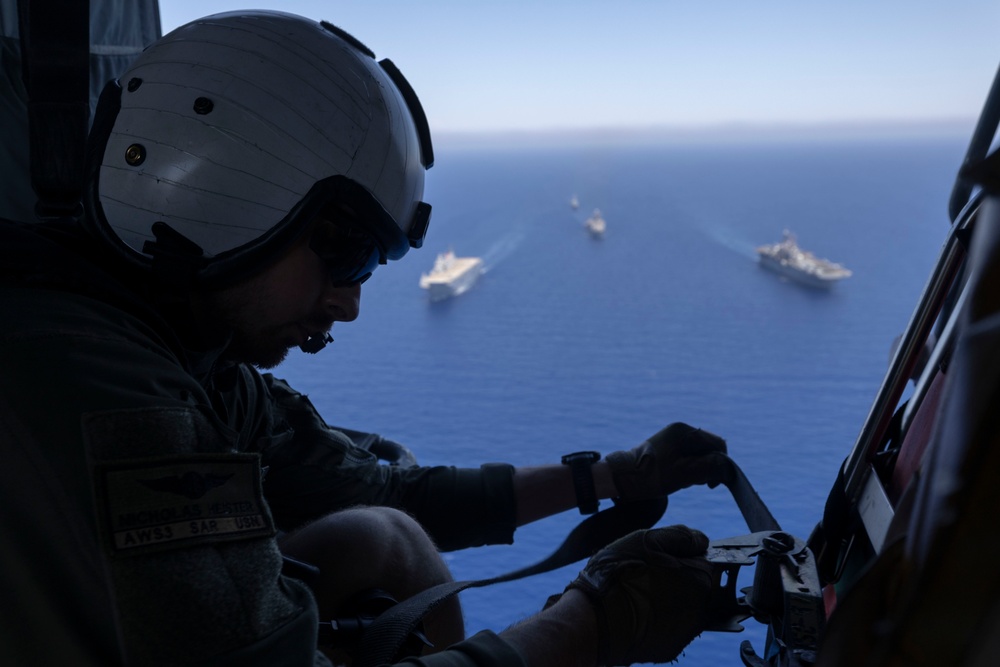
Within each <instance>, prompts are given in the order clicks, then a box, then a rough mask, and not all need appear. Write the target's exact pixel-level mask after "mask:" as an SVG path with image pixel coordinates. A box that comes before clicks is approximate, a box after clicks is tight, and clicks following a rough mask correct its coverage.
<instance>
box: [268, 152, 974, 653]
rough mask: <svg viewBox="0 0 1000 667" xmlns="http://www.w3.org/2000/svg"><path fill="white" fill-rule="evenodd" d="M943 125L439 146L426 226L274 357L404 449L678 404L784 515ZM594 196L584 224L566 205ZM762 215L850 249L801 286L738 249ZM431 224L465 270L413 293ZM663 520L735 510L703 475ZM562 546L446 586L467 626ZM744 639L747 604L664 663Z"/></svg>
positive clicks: (798, 506) (938, 226)
mask: <svg viewBox="0 0 1000 667" xmlns="http://www.w3.org/2000/svg"><path fill="white" fill-rule="evenodd" d="M965 143H966V139H965V137H960V136H958V135H955V136H953V137H943V136H942V137H938V138H924V139H920V140H913V139H908V140H902V139H896V140H888V139H887V140H881V141H871V140H867V141H860V140H859V141H847V142H843V141H841V142H828V143H824V142H820V141H815V142H799V143H790V142H786V143H771V144H765V143H744V144H739V145H735V146H734V145H729V146H723V145H711V144H705V145H685V146H668V145H661V146H657V147H643V148H639V147H635V146H625V145H622V146H619V147H615V146H613V145H604V146H601V147H589V148H506V149H485V148H481V149H472V148H464V149H457V148H455V149H452V150H449V149H448V147H447V146H444V147H439V148H438V151H437V153H438V154H437V164H436V166H435V167H434V168H433V169H432V170H431V171H430V172H429V181H428V192H427V194H426V199H427V200H428V201H429V202H431V203H432V205H433V206H434V216H433V220H432V223H431V227H430V232H429V234H428V238H427V243H426V245H425V247H424V249H423V250H420V251H413V252H411V253H410V254H409V255H407V257H406V258H405V259H404V260H403V261H401V262H397V263H394V264H393V265H391V266H389V267H387V268H385V267H384V268H382V269H380V270H379V271H378V272H376V274H375V277H374V278H373V279H372V280H371V281H369V283H367V284H366V285H365V288H364V295H363V301H362V308H361V317H360V318H359V319H358V321H356V322H354V323H351V324H344V325H339V326H338V327H337V328H335V330H334V332H333V334H334V337H335V338H336V343H334V344H333V345H332V346H330V347H328V348H327V349H326V350H324V351H323V352H322V353H320V354H319V355H317V356H316V357H308V356H306V355H303V354H299V353H297V352H296V353H293V354H292V355H290V358H289V359H288V360H287V361H286V362H285V363H284V364H283V365H282V367H280V368H279V369H278V370H277V371H276V372H277V374H278V375H281V376H284V377H285V378H286V379H288V380H289V381H290V382H291V383H292V384H293V386H296V387H297V388H298V389H299V390H300V391H303V392H305V393H308V394H309V395H310V396H311V398H312V399H313V401H314V402H315V403H316V404H317V406H318V407H319V408H320V410H321V411H322V412H323V414H324V416H325V417H326V418H327V421H329V422H330V423H333V424H340V425H343V426H350V427H353V428H357V429H364V430H370V431H375V432H378V433H382V434H383V435H385V436H387V437H390V438H392V439H395V440H398V441H400V442H403V443H405V444H407V445H408V446H409V447H410V448H411V449H412V450H414V452H415V453H416V454H417V457H418V459H419V460H420V462H421V463H422V464H428V465H436V464H453V465H458V466H478V465H479V464H481V463H484V462H490V461H504V462H510V463H514V464H518V465H531V464H539V463H547V462H554V461H557V460H558V457H559V456H560V455H561V454H564V453H567V452H571V451H576V450H580V449H597V450H600V451H602V452H604V453H608V452H610V451H614V450H616V449H622V448H626V447H631V446H633V445H636V444H638V443H639V442H641V441H642V440H644V439H645V438H646V437H647V436H649V435H651V434H652V433H655V432H656V431H657V430H659V429H660V428H661V427H662V426H664V425H666V424H668V423H670V422H673V421H686V422H688V423H691V424H694V425H697V426H700V427H703V428H706V429H708V430H711V431H714V432H716V433H718V434H720V435H722V436H723V437H725V438H726V439H727V441H728V443H729V448H730V454H731V455H732V457H733V458H734V459H735V460H736V462H737V463H738V464H739V465H740V466H741V467H742V468H743V470H744V471H745V472H746V474H747V475H748V477H749V478H750V480H751V481H752V482H753V484H754V486H755V487H756V488H757V490H758V492H759V493H760V495H761V497H762V498H763V500H764V501H765V502H766V503H767V504H768V506H769V507H770V509H771V511H772V513H773V514H774V515H775V517H776V518H777V519H778V521H779V522H780V523H781V524H782V527H783V528H784V529H785V530H788V531H790V532H792V533H794V534H796V535H798V536H800V537H803V538H805V537H807V536H808V534H809V532H810V531H811V529H812V527H813V526H814V525H815V523H816V521H817V520H818V519H819V517H820V514H821V512H822V506H823V502H824V500H825V498H826V494H827V491H828V490H829V487H830V485H831V483H832V482H833V480H834V477H835V475H836V470H837V467H838V466H839V465H840V463H841V462H842V461H843V459H844V457H845V456H846V455H847V454H848V452H849V451H850V448H851V446H852V444H853V442H854V439H855V438H856V437H857V435H858V432H859V430H860V428H861V424H862V421H863V420H864V418H865V416H866V415H867V412H868V408H869V406H870V403H871V401H872V399H873V397H874V396H875V393H876V391H877V390H878V387H879V384H880V382H881V379H882V375H883V373H884V371H885V369H886V366H887V363H888V360H889V354H890V346H891V344H892V341H893V338H894V337H895V336H897V335H898V334H899V333H901V332H902V330H903V329H904V327H905V326H906V323H907V321H908V319H909V317H910V315H911V313H912V310H913V308H914V306H915V304H916V301H917V299H918V297H919V295H920V293H921V291H922V290H923V288H924V285H925V284H926V281H927V278H928V276H929V273H930V269H931V267H932V266H933V264H934V261H935V260H936V258H937V254H938V252H939V250H940V248H941V245H942V243H943V241H944V238H945V233H946V231H947V228H948V222H947V216H946V207H947V198H948V194H949V192H950V189H951V184H952V180H953V177H954V174H955V171H956V169H957V167H958V165H959V164H960V162H961V158H962V156H963V154H964V149H965ZM573 194H576V195H577V196H578V198H579V200H580V208H579V210H577V211H573V210H572V209H571V208H570V206H569V203H568V202H569V199H570V197H571V196H572V195H573ZM594 208H599V209H600V210H601V211H602V213H603V215H604V217H605V219H606V220H607V223H608V228H607V233H606V235H605V237H604V238H603V239H602V240H594V239H591V238H590V237H588V236H587V234H586V233H585V231H584V230H583V227H582V223H583V220H584V219H585V218H586V217H587V215H589V214H590V212H591V211H592V210H593V209H594ZM784 229H788V230H790V231H792V232H794V233H795V234H796V235H797V237H798V240H799V244H800V245H801V246H802V247H803V248H805V249H808V250H811V251H813V252H814V253H815V254H816V255H818V256H820V257H826V258H829V259H831V260H833V261H837V262H840V263H842V264H844V265H845V266H847V267H848V268H850V269H851V270H853V272H854V275H853V276H852V277H851V278H849V279H847V280H846V281H843V282H842V283H840V284H838V285H836V286H835V288H834V289H832V290H830V291H829V292H821V291H815V290H810V289H808V288H803V287H800V286H797V285H795V284H792V283H788V282H786V281H784V280H782V279H781V278H779V277H778V276H776V275H775V274H773V273H770V272H767V271H765V270H763V269H761V268H760V267H759V266H758V265H757V263H756V256H755V253H754V247H755V246H757V245H760V244H763V243H771V242H775V241H778V240H780V238H781V234H782V230H784ZM449 247H451V248H453V249H454V250H455V252H456V253H457V254H458V255H475V256H480V257H483V258H484V260H485V262H486V265H487V272H486V273H485V275H483V276H482V278H481V279H480V281H479V283H478V284H477V285H476V286H475V287H474V288H473V289H472V290H470V291H469V292H467V293H466V294H464V295H462V296H460V297H458V298H457V299H453V300H450V301H446V302H442V303H435V304H431V303H429V302H428V301H427V299H426V295H425V294H424V293H423V292H422V290H421V289H420V288H419V287H418V280H419V277H420V274H421V273H422V272H424V271H428V270H429V269H430V267H431V265H432V264H433V261H434V256H435V254H436V253H437V252H440V251H444V250H446V249H447V248H449ZM605 506H607V504H605ZM579 519H580V517H579V515H578V514H575V513H571V512H567V513H565V514H564V515H562V516H557V517H552V518H550V519H547V520H545V521H541V522H538V523H537V524H535V525H532V526H528V527H525V528H522V529H520V530H518V532H517V534H516V535H515V544H514V545H512V546H494V547H485V548H480V549H473V550H469V551H466V552H460V553H455V554H447V555H446V558H447V559H448V562H449V563H450V565H451V567H452V568H453V571H454V573H455V576H456V577H457V578H459V579H464V578H480V577H486V576H492V575H496V574H500V573H503V572H506V571H508V570H511V569H514V568H516V567H520V566H523V565H526V564H528V563H531V562H534V561H535V560H538V559H540V558H542V557H543V556H546V555H548V554H549V553H550V552H551V551H552V550H553V549H554V548H555V547H556V546H557V545H558V544H559V542H561V540H562V538H563V537H564V536H565V535H566V534H567V533H568V532H569V530H570V529H571V528H572V527H573V526H574V525H575V524H576V523H577V522H578V521H579ZM663 521H664V523H665V524H669V523H684V524H687V525H690V526H693V527H697V528H699V529H701V530H702V531H704V532H705V533H707V534H708V535H709V537H713V538H718V537H729V536H734V535H740V534H743V533H745V532H747V529H746V526H745V525H744V524H743V523H742V520H741V517H740V514H739V512H738V511H737V509H736V506H735V504H734V503H733V501H732V499H731V498H729V497H728V496H727V494H726V492H725V490H724V489H723V488H721V487H720V488H719V489H715V490H709V489H707V488H695V489H688V490H685V491H682V492H680V493H678V494H676V495H675V496H674V497H673V498H672V499H671V505H670V508H669V509H668V512H667V515H666V516H665V517H664V520H663ZM578 569H579V566H571V567H567V568H564V569H562V570H558V571H556V572H553V573H550V574H547V575H539V576H537V577H534V578H532V579H528V580H524V581H522V582H514V583H509V584H504V585H499V586H493V587H490V588H487V589H482V590H475V591H470V592H466V593H463V598H462V599H463V602H464V604H465V608H466V618H467V626H468V630H469V631H470V632H473V631H476V630H479V629H482V628H491V629H494V630H501V629H503V628H504V627H506V626H507V625H509V624H510V623H512V622H513V621H515V620H518V619H520V618H523V617H524V616H526V615H528V614H530V613H533V612H534V611H537V610H538V609H539V608H540V607H541V605H542V604H543V603H544V601H545V599H546V597H547V596H548V595H550V594H551V593H555V592H559V591H561V590H562V589H563V587H564V586H565V584H566V583H567V582H568V581H569V580H570V579H571V578H572V577H573V576H574V575H575V573H576V571H577V570H578ZM747 584H749V582H747ZM741 585H743V583H742V579H741ZM743 639H750V640H751V641H752V642H753V643H754V646H755V648H756V649H757V651H758V652H760V651H761V650H762V648H763V632H762V629H761V627H760V626H759V625H758V624H755V623H754V622H753V621H750V622H748V624H747V631H746V632H744V633H742V634H739V635H722V634H713V633H706V634H705V635H703V636H702V637H701V638H699V639H698V640H696V641H695V642H694V643H693V644H692V645H691V646H690V647H689V648H688V649H687V651H686V652H685V655H684V657H682V659H681V664H682V665H712V666H717V665H739V664H741V663H740V661H739V656H738V646H739V642H740V641H741V640H743Z"/></svg>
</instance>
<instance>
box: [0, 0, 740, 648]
mask: <svg viewBox="0 0 1000 667" xmlns="http://www.w3.org/2000/svg"><path fill="white" fill-rule="evenodd" d="M91 156H92V164H91V171H90V173H89V179H88V187H87V192H86V196H85V215H84V217H83V219H82V220H81V221H76V220H63V221H56V222H47V223H40V224H36V225H24V224H7V223H5V224H3V225H2V226H0V235H2V238H0V258H2V259H0V308H2V311H3V312H4V318H3V320H2V323H0V340H2V345H0V355H2V363H0V366H2V368H3V372H2V374H0V377H2V382H3V385H2V386H3V389H2V392H0V440H2V442H3V443H4V451H5V453H6V457H5V458H6V461H5V466H4V477H3V480H2V481H3V483H2V484H0V488H2V491H0V494H3V501H4V503H3V504H4V506H5V507H7V508H17V510H18V511H17V513H16V516H15V513H13V512H5V513H4V519H3V528H4V535H5V539H4V540H3V547H0V554H2V556H3V558H2V562H3V563H4V564H5V567H4V568H3V575H0V576H2V577H3V587H4V591H5V605H4V607H5V608H6V609H7V610H8V611H9V612H10V613H14V614H16V618H17V624H18V625H17V627H19V628H23V629H24V630H23V632H19V633H17V635H14V634H12V633H4V636H3V639H2V640H0V655H2V656H3V657H4V658H5V663H6V662H7V659H8V658H9V659H10V660H12V661H13V663H14V664H17V663H19V662H34V663H45V664H50V663H51V664H56V663H59V662H61V663H70V664H101V665H108V664H160V663H193V662H206V663H212V664H226V663H230V662H231V663H236V662H239V663H240V664H243V665H256V664H272V663H273V662H276V661H277V662H281V663H282V664H313V663H314V662H315V663H319V664H326V661H327V656H326V654H325V653H323V652H322V651H328V652H329V655H332V656H335V657H339V656H340V654H338V653H336V652H335V651H334V650H333V649H329V648H328V647H320V648H321V649H322V650H321V651H320V652H317V637H316V634H317V621H318V618H321V617H322V618H329V617H331V616H333V615H336V614H338V613H340V612H341V611H342V610H343V608H344V605H347V604H349V603H350V601H351V600H352V598H354V597H355V596H356V595H357V594H359V593H361V592H364V591H366V590H371V589H373V588H378V589H382V590H385V591H387V592H388V593H389V594H390V595H392V596H393V597H394V598H395V599H404V598H406V597H409V596H411V595H413V594H414V593H415V592H417V591H419V590H422V589H423V588H426V587H428V586H431V585H433V584H435V583H438V582H440V581H445V580H448V578H449V577H450V575H449V573H448V571H447V568H446V567H445V566H444V564H443V561H442V560H441V558H440V557H439V556H438V554H437V548H438V547H442V548H448V549H454V548H461V547H465V546H470V545H479V544H488V543H500V542H510V541H511V540H512V536H513V532H514V530H515V528H516V527H517V526H518V525H523V524H524V523H527V522H530V521H533V520H536V519H539V518H541V517H544V516H548V515H551V514H553V513H556V512H560V511H564V510H567V509H571V508H573V507H575V506H577V505H578V503H579V504H580V505H581V508H582V509H586V510H587V511H591V510H592V509H593V508H592V505H594V504H595V503H596V501H597V500H598V499H600V498H608V497H617V498H620V499H622V500H624V501H628V500H633V499H643V498H650V497H657V496H664V495H666V494H668V493H670V492H672V491H675V490H677V489H680V488H684V487H686V486H689V485H691V484H697V483H715V482H717V481H719V480H718V479H717V472H716V471H717V470H718V467H717V466H716V465H715V463H716V458H715V457H717V456H719V455H721V454H722V453H724V452H725V443H724V442H723V441H722V440H721V439H719V438H717V437H716V436H713V435H711V434H709V433H706V432H703V431H700V430H698V429H694V428H691V427H689V426H686V425H683V424H673V425H671V426H669V427H668V428H666V429H664V430H663V431H661V432H660V433H658V434H656V435H655V436H653V437H651V438H650V439H649V440H648V441H646V442H644V443H642V444H641V445H639V446H638V447H635V448H634V449H631V450H625V451H621V452H615V453H613V454H611V455H609V456H608V457H607V459H606V460H605V461H596V462H595V461H593V460H592V459H590V460H588V461H586V462H587V463H589V464H590V468H589V473H590V475H589V476H588V475H586V474H584V475H582V476H581V475H580V474H577V475H576V483H575V482H574V475H573V474H571V470H570V466H566V465H561V464H553V465H546V466H539V467H537V468H527V469H526V468H519V469H514V468H513V467H512V466H508V465H489V466H484V467H483V468H481V469H475V470H466V469H456V468H451V467H435V468H421V467H416V466H410V467H406V466H387V465H381V464H379V463H378V461H377V460H376V458H375V456H374V455H373V454H372V453H371V452H370V451H368V450H369V449H371V450H373V451H379V449H380V448H383V449H384V448H386V447H391V443H388V442H387V441H385V440H383V439H381V438H379V437H378V436H375V435H373V434H362V433H353V432H349V431H342V430H336V429H331V428H329V427H328V426H327V425H326V423H325V422H324V421H323V420H322V419H321V418H320V417H319V415H318V414H316V412H315V410H314V409H313V408H312V406H311V405H310V404H309V402H308V401H307V400H306V399H305V398H304V397H302V396H301V395H299V394H297V393H296V392H295V391H294V390H292V389H291V388H290V387H288V386H287V385H286V384H285V383H283V382H281V381H279V380H276V379H275V378H273V377H270V376H264V375H261V374H260V373H259V372H258V371H257V370H256V368H255V367H260V368H268V367H271V366H274V365H276V364H278V363H279V362H280V361H281V360H282V359H283V358H284V356H285V354H286V352H287V350H288V349H289V348H291V347H295V346H300V347H303V349H305V350H307V351H311V352H315V351H317V350H318V349H319V348H321V347H322V346H323V343H324V342H325V341H326V339H327V337H328V332H329V330H330V328H331V327H332V326H333V324H334V323H335V322H338V321H339V322H349V321H351V320H353V319H355V318H356V317H357V316H358V309H359V302H360V294H361V287H360V286H361V283H363V282H364V281H365V280H367V278H368V277H370V276H371V274H372V272H373V271H374V270H375V269H376V268H377V267H378V266H379V265H380V264H384V263H386V262H387V261H388V260H395V259H399V258H401V257H402V256H403V255H404V254H405V253H406V252H407V251H408V249H409V248H410V247H419V246H420V245H421V243H422V241H423V238H424V235H425V233H426V230H427V224H428V221H429V215H430V207H429V206H428V205H427V204H426V203H424V202H422V201H421V198H422V196H423V182H424V172H425V170H426V169H427V168H429V167H430V166H431V164H432V162H433V153H432V147H431V140H430V134H429V132H428V130H427V125H426V120H425V119H424V115H423V112H422V110H421V108H420V105H419V102H418V100H417V97H416V95H415V94H414V93H413V91H412V90H411V89H410V87H409V85H408V84H407V83H406V81H405V79H404V78H403V77H402V75H401V74H400V73H399V71H398V70H397V69H396V68H395V66H394V65H392V63H391V62H389V61H381V62H379V61H377V60H376V59H375V57H374V55H373V54H372V52H371V51H370V50H368V49H367V48H366V47H365V46H364V45H362V44H361V43H360V42H358V41H357V40H356V39H354V38H353V37H351V36H350V35H348V34H347V33H345V32H343V31H342V30H340V29H338V28H336V27H334V26H332V25H329V24H327V23H317V22H314V21H310V20H306V19H303V18H301V17H297V16H293V15H289V14H283V13H277V12H263V11H252V12H250V11H248V12H233V13H227V14H220V15H216V16H212V17H207V18H205V19H201V20H198V21H194V22H192V23H190V24H187V25H185V26H183V27H181V28H179V29H177V30H175V31H173V32H172V33H170V34H168V35H166V36H165V37H163V38H162V39H160V40H158V41H157V42H156V43H155V44H154V45H152V46H151V47H149V48H148V49H147V50H146V51H145V52H144V53H143V55H141V56H140V57H139V58H138V59H136V60H135V61H134V63H133V64H132V65H131V66H130V67H129V69H128V70H127V71H126V72H125V73H124V74H123V75H122V76H121V77H120V79H119V80H118V81H117V82H113V83H111V84H109V86H108V87H107V88H106V89H105V92H104V94H103V95H102V99H101V102H100V104H99V107H98V112H97V114H96V117H95V119H94V124H93V130H92V135H91ZM397 449H398V448H397ZM574 460H575V459H574ZM573 467H574V468H575V469H576V471H577V473H579V470H580V468H579V466H576V465H574V466H573ZM584 472H585V473H586V472H588V471H587V470H586V469H584ZM581 480H582V481H581ZM589 481H592V482H593V484H592V488H591V487H590V486H589V485H588V484H589ZM578 494H583V495H584V496H585V497H580V496H579V495H578ZM360 505H364V506H367V507H358V506H360ZM347 507H353V509H348V510H345V511H339V512H338V511H336V510H344V508H347ZM706 545H707V540H706V539H705V537H704V536H703V535H701V534H700V533H697V532H696V531H690V530H688V529H686V528H683V527H672V528H668V529H657V530H652V531H648V532H640V533H635V534H633V535H631V536H629V537H627V538H624V539H623V540H621V541H619V542H617V543H615V544H613V545H611V546H609V547H607V548H606V549H604V550H603V551H601V552H599V553H598V554H597V555H596V556H595V557H594V558H593V559H592V560H591V562H590V563H589V564H588V566H587V568H586V569H585V570H584V571H583V572H582V573H581V575H580V577H579V578H578V579H576V580H575V581H574V582H573V583H572V584H571V585H570V586H569V587H568V588H567V590H566V592H565V594H564V595H562V596H561V597H560V598H558V601H556V602H555V603H554V604H553V605H551V606H550V607H549V608H547V609H545V610H544V611H542V612H540V613H539V614H538V615H537V616H535V617H532V618H531V619H529V620H527V621H525V622H523V623H521V624H519V625H517V626H515V627H514V628H511V629H510V630H507V631H505V632H503V633H501V634H500V635H495V634H493V633H491V632H481V633H479V634H476V635H475V636H473V637H472V638H470V639H467V640H463V637H464V628H463V627H462V621H461V616H460V611H459V610H458V608H457V603H455V604H452V605H445V606H443V607H442V608H441V609H439V610H436V611H435V612H433V613H432V614H431V615H430V616H428V617H427V619H426V632H427V635H428V637H429V638H430V639H431V641H432V642H433V643H434V644H435V648H434V649H432V650H435V651H438V652H437V653H433V654H430V655H427V656H424V657H413V658H411V659H410V662H412V663H413V664H426V665H469V664H481V665H493V664H525V663H527V664H537V665H543V664H544V665H551V664H563V663H565V664H626V663H628V662H632V661H649V660H670V659H672V658H673V657H674V656H676V655H677V653H678V652H679V651H680V650H681V649H682V648H683V647H684V646H685V645H686V644H687V643H688V642H689V641H690V640H691V639H693V638H694V637H695V636H696V635H697V634H698V633H700V632H701V630H702V629H703V628H704V627H705V624H706V623H707V613H708V611H707V609H708V602H707V597H708V593H709V590H710V588H711V583H710V571H709V569H708V565H707V564H706V563H705V562H704V560H703V559H701V558H700V557H699V556H700V555H701V554H703V553H704V551H705V548H706ZM279 547H280V549H279ZM282 551H284V553H285V554H287V555H291V556H293V557H296V558H301V559H303V560H306V561H308V562H310V563H314V564H316V565H318V566H319V570H320V578H319V580H318V581H315V582H311V583H312V589H311V590H310V589H309V588H308V587H307V586H306V585H305V584H303V583H302V582H301V581H299V580H297V579H295V578H292V577H287V576H282V574H281V566H282ZM317 607H318V611H317ZM456 642H457V643H456ZM453 644H454V646H452V648H449V649H447V650H441V649H444V648H445V647H448V646H451V645H453ZM428 652H430V650H429V651H428Z"/></svg>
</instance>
